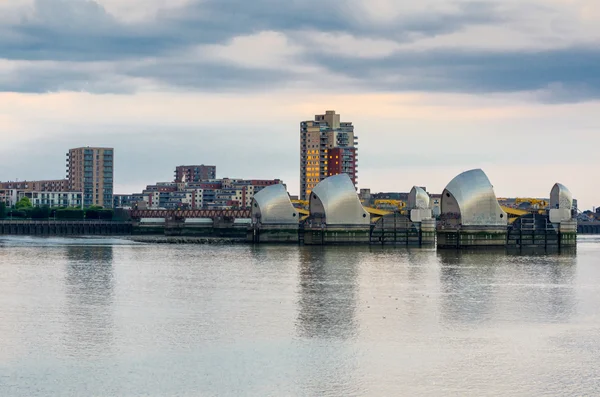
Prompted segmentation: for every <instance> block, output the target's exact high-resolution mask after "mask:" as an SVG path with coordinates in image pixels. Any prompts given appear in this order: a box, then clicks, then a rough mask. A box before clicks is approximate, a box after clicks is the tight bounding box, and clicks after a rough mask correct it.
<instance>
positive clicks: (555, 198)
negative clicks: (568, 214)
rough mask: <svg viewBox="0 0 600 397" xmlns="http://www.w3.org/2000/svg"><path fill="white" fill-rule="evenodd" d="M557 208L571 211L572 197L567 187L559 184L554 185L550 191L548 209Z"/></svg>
mask: <svg viewBox="0 0 600 397" xmlns="http://www.w3.org/2000/svg"><path fill="white" fill-rule="evenodd" d="M555 208H559V209H561V210H569V211H570V210H571V209H573V195H572V194H571V192H570V191H569V189H567V187H566V186H565V185H563V184H561V183H556V184H554V186H553V187H552V190H551V191H550V209H555Z"/></svg>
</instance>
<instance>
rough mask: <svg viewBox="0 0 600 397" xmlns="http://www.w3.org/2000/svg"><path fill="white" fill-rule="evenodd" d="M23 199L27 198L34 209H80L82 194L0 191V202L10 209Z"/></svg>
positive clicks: (15, 190)
mask: <svg viewBox="0 0 600 397" xmlns="http://www.w3.org/2000/svg"><path fill="white" fill-rule="evenodd" d="M23 197H27V198H28V199H29V201H31V205H32V206H34V207H43V206H48V207H51V208H57V207H81V206H82V203H83V193H82V192H47V191H30V190H19V189H0V202H3V203H4V204H6V206H9V207H12V206H14V205H16V204H17V202H18V201H19V200H21V199H22V198H23Z"/></svg>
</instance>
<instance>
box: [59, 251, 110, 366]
mask: <svg viewBox="0 0 600 397" xmlns="http://www.w3.org/2000/svg"><path fill="white" fill-rule="evenodd" d="M66 257H67V269H66V279H65V283H66V286H65V289H66V298H67V310H66V315H67V317H68V318H67V321H66V322H67V324H68V326H69V330H68V331H67V332H66V337H65V338H66V340H65V344H67V345H68V347H69V348H68V349H67V351H71V352H73V353H78V354H82V355H87V354H89V353H90V350H92V351H94V352H102V351H104V350H106V348H107V347H108V346H110V343H111V339H112V328H113V318H112V307H111V306H112V303H113V288H114V285H113V268H112V261H113V248H112V246H93V245H82V246H68V247H67V248H66Z"/></svg>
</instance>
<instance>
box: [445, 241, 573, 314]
mask: <svg viewBox="0 0 600 397" xmlns="http://www.w3.org/2000/svg"><path fill="white" fill-rule="evenodd" d="M438 258H439V259H440V262H441V264H442V267H441V269H440V276H441V288H442V292H443V293H444V294H443V295H442V297H441V299H442V300H441V310H440V311H441V313H442V316H443V318H444V320H445V321H446V322H450V323H456V322H458V323H485V322H487V321H488V320H491V319H496V321H497V319H502V321H506V322H514V323H518V322H523V321H525V322H542V323H549V322H555V321H562V320H567V319H568V318H569V317H570V316H571V314H572V313H573V310H574V305H575V299H574V296H573V287H572V285H571V284H572V282H573V279H574V276H575V256H574V255H555V256H522V257H519V256H513V255H507V254H505V253H503V252H458V251H438Z"/></svg>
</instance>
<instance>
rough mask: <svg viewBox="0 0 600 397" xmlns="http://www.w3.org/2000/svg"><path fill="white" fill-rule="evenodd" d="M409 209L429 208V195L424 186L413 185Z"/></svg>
mask: <svg viewBox="0 0 600 397" xmlns="http://www.w3.org/2000/svg"><path fill="white" fill-rule="evenodd" d="M408 209H411V210H412V209H421V210H425V209H429V195H428V194H427V192H426V191H425V190H423V188H420V187H418V186H413V188H412V189H411V190H410V193H409V194H408Z"/></svg>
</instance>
